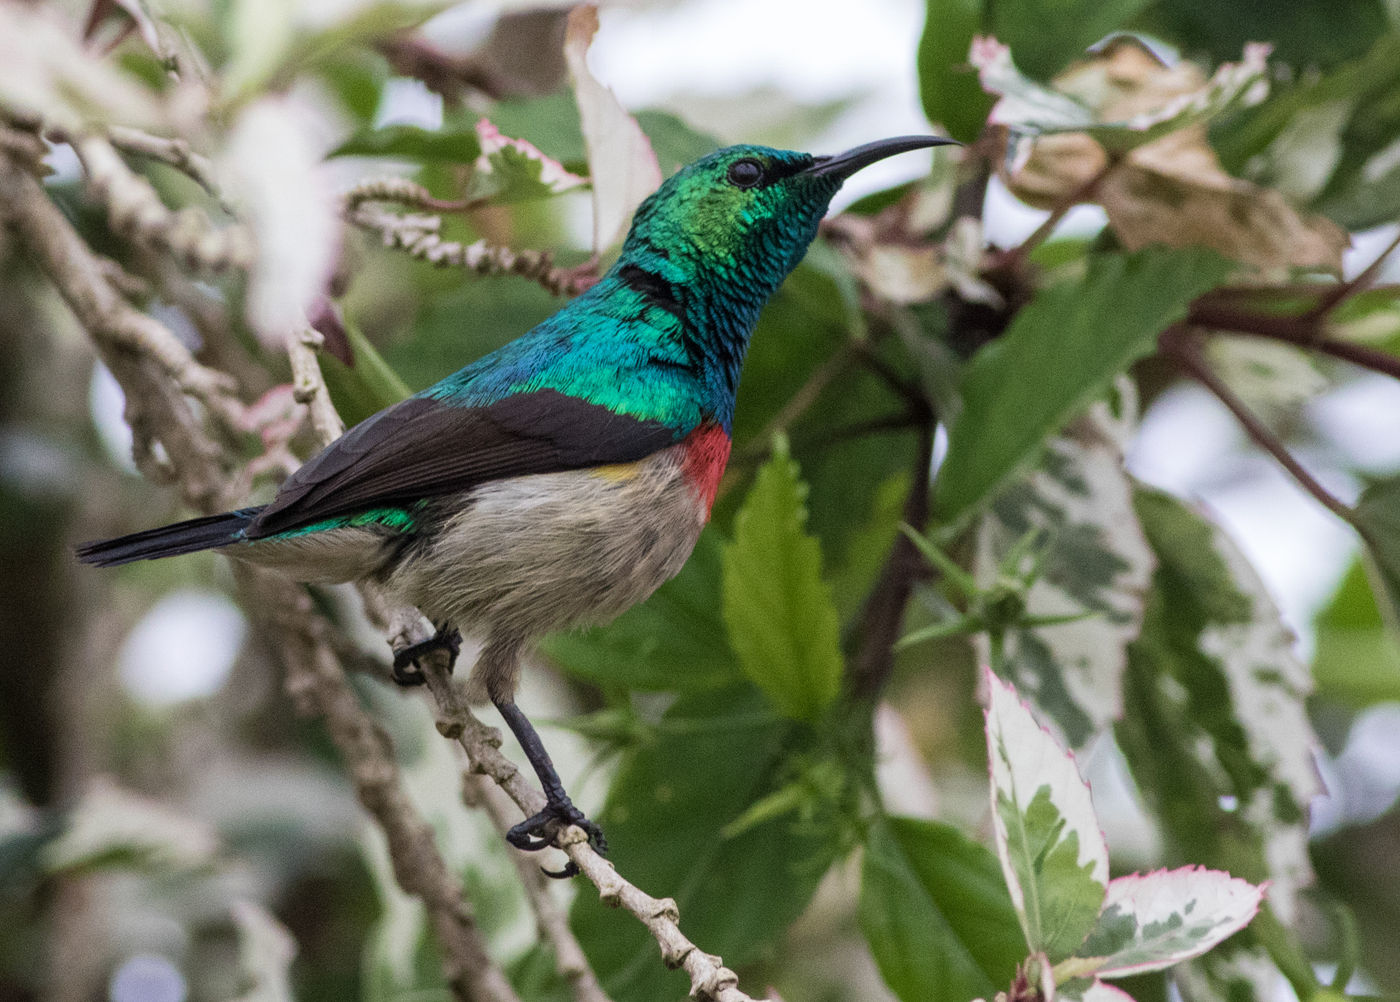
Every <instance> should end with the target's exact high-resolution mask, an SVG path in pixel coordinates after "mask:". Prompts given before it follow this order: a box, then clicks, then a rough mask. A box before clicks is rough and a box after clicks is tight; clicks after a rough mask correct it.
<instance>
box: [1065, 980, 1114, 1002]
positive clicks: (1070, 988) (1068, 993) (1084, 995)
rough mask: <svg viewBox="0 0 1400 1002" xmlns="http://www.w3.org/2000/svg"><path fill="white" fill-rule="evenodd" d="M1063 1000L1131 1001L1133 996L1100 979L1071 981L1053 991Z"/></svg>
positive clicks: (1084, 1001) (1074, 1001)
mask: <svg viewBox="0 0 1400 1002" xmlns="http://www.w3.org/2000/svg"><path fill="white" fill-rule="evenodd" d="M1055 996H1056V998H1059V999H1063V1000H1064V1002H1133V997H1132V996H1131V995H1129V994H1128V993H1127V992H1125V991H1124V990H1123V989H1121V988H1119V987H1117V986H1116V985H1110V984H1105V983H1104V982H1102V981H1087V980H1081V981H1071V982H1069V983H1068V984H1064V985H1061V986H1060V987H1059V990H1058V991H1056V993H1055Z"/></svg>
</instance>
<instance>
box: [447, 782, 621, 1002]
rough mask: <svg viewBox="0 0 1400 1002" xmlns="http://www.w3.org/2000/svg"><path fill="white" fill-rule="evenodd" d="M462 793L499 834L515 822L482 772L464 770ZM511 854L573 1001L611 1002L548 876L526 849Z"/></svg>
mask: <svg viewBox="0 0 1400 1002" xmlns="http://www.w3.org/2000/svg"><path fill="white" fill-rule="evenodd" d="M462 793H463V799H464V800H466V801H467V803H468V805H471V806H480V807H482V808H483V809H484V810H485V811H486V813H487V814H488V815H489V816H490V818H491V823H492V824H494V825H495V826H496V830H497V831H498V832H500V833H501V835H502V836H504V835H505V833H506V832H507V831H509V830H510V828H511V826H512V825H513V824H515V818H514V810H515V805H514V803H513V802H512V801H511V799H510V798H509V797H508V796H506V793H505V791H504V790H502V789H501V788H500V787H499V786H497V785H496V784H495V783H490V782H487V781H486V778H485V777H484V776H481V775H479V774H476V773H467V775H466V776H464V777H463V790H462ZM510 856H511V860H512V861H513V862H514V863H515V869H516V872H517V873H518V874H519V875H520V883H521V884H523V885H524V887H525V897H526V898H527V899H528V900H529V902H530V908H531V910H532V911H534V913H535V920H536V923H537V925H538V927H539V931H540V937H541V938H542V939H544V940H546V941H547V942H548V943H549V944H550V946H552V947H553V948H554V963H555V967H556V969H557V970H558V971H559V975H560V977H562V978H563V979H564V981H565V982H567V984H568V985H569V991H570V993H571V994H572V995H573V997H574V1002H611V999H610V998H609V997H608V994H607V993H606V992H605V991H603V988H602V986H601V985H600V984H598V976H597V975H596V974H594V973H593V968H592V967H591V966H590V965H589V963H588V957H587V956H585V954H584V952H583V947H582V946H580V945H579V941H578V938H577V937H576V936H574V932H573V930H572V929H570V928H569V916H568V915H566V914H565V912H564V909H563V908H561V907H559V903H558V902H557V901H555V900H554V897H553V895H552V894H551V893H550V888H549V883H550V880H549V878H548V877H546V876H545V875H544V872H543V871H542V870H541V869H540V868H539V865H538V864H537V863H536V862H535V861H534V859H533V858H532V857H531V855H530V854H529V853H524V852H518V851H514V850H512V851H511V853H510Z"/></svg>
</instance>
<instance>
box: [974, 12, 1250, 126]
mask: <svg viewBox="0 0 1400 1002" xmlns="http://www.w3.org/2000/svg"><path fill="white" fill-rule="evenodd" d="M1129 47H1131V49H1136V50H1139V51H1143V52H1145V51H1146V50H1145V48H1144V47H1143V46H1141V45H1140V43H1137V42H1136V41H1135V40H1132V39H1126V40H1120V41H1118V42H1116V43H1115V46H1114V47H1108V48H1106V49H1105V50H1103V51H1102V52H1100V53H1098V54H1097V55H1095V56H1094V57H1093V58H1090V59H1086V60H1083V61H1082V62H1080V63H1077V64H1075V65H1074V66H1072V67H1071V68H1070V69H1068V70H1067V71H1065V73H1064V74H1062V75H1061V76H1059V77H1057V78H1056V80H1055V86H1054V87H1053V88H1051V87H1046V86H1045V85H1043V84H1039V83H1036V82H1035V81H1034V80H1031V79H1030V78H1029V77H1026V76H1024V75H1022V73H1021V72H1020V70H1018V69H1017V68H1016V65H1015V64H1014V63H1013V62H1012V60H1011V50H1010V49H1008V48H1007V47H1006V46H1005V45H1002V44H1001V43H1000V42H998V41H997V40H996V39H994V38H979V39H975V40H974V41H973V43H972V49H971V52H970V53H969V54H968V59H969V61H970V62H971V63H972V65H973V66H975V67H976V68H977V71H978V75H979V77H980V79H981V82H982V87H983V89H985V90H987V91H988V92H990V93H993V94H1000V95H1001V100H1000V101H998V102H997V104H996V106H995V107H994V108H992V112H991V115H990V116H989V117H988V120H989V121H992V122H998V123H1002V124H1005V125H1010V126H1013V127H1014V128H1015V129H1016V130H1017V131H1018V132H1021V133H1027V134H1032V135H1053V134H1055V133H1063V132H1084V133H1088V134H1089V135H1091V136H1093V137H1094V139H1096V140H1097V141H1098V142H1099V143H1100V144H1102V145H1103V146H1104V147H1105V148H1106V149H1109V150H1112V151H1114V152H1119V153H1122V152H1126V151H1127V150H1130V149H1132V148H1134V147H1136V146H1141V145H1143V144H1145V143H1149V142H1151V141H1153V140H1155V139H1159V138H1161V137H1162V136H1165V135H1166V134H1167V133H1169V132H1175V131H1176V130H1178V129H1183V128H1186V127H1187V126H1191V125H1196V124H1199V123H1201V122H1207V121H1209V120H1210V119H1212V118H1215V117H1216V116H1218V115H1220V114H1222V113H1224V112H1226V111H1229V110H1232V109H1234V108H1237V107H1242V106H1248V105H1251V104H1258V103H1259V102H1260V101H1262V100H1263V99H1264V96H1265V95H1266V94H1267V93H1268V81H1267V78H1266V72H1267V69H1268V67H1267V66H1266V64H1265V60H1266V59H1267V57H1268V55H1269V47H1268V46H1266V45H1248V46H1245V50H1244V58H1243V59H1241V60H1240V62H1238V63H1224V64H1222V65H1221V66H1220V67H1219V68H1218V69H1217V70H1216V71H1215V75H1214V76H1212V77H1211V78H1210V80H1209V81H1206V82H1204V83H1200V84H1198V85H1196V82H1195V80H1193V79H1192V77H1191V76H1190V75H1185V74H1183V76H1184V77H1185V86H1180V85H1175V81H1172V83H1173V84H1174V86H1167V85H1164V84H1163V83H1162V82H1160V81H1158V80H1153V81H1152V84H1153V91H1152V96H1155V97H1159V98H1161V101H1160V103H1158V104H1156V105H1155V106H1152V107H1148V108H1144V109H1142V110H1138V109H1137V108H1132V110H1131V112H1130V113H1125V114H1122V117H1121V118H1119V117H1118V116H1117V115H1115V114H1114V112H1115V111H1119V112H1122V111H1123V109H1121V108H1115V103H1120V104H1121V98H1122V94H1121V90H1122V87H1123V84H1122V77H1123V76H1124V75H1125V74H1123V73H1122V71H1121V70H1120V71H1119V73H1118V74H1117V75H1116V77H1115V75H1114V74H1113V73H1111V72H1108V73H1106V74H1105V72H1104V71H1103V70H1102V68H1103V67H1106V66H1109V65H1111V63H1112V60H1114V59H1115V57H1116V56H1117V55H1118V54H1119V53H1120V52H1122V51H1124V50H1127V49H1128V48H1129ZM1144 61H1145V62H1148V63H1151V64H1152V69H1155V70H1156V71H1157V73H1158V75H1159V76H1170V74H1171V70H1170V69H1168V68H1167V67H1164V66H1162V64H1161V63H1160V62H1157V61H1156V60H1155V57H1151V56H1150V55H1148V56H1147V58H1145V59H1144ZM1152 69H1149V70H1148V71H1147V72H1148V74H1150V73H1151V72H1152ZM1104 75H1107V76H1109V77H1110V79H1111V82H1110V81H1105V80H1102V79H1099V77H1102V76H1104ZM1193 85H1194V86H1193Z"/></svg>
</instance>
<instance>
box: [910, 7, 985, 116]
mask: <svg viewBox="0 0 1400 1002" xmlns="http://www.w3.org/2000/svg"><path fill="white" fill-rule="evenodd" d="M927 11H928V13H927V15H926V16H925V19H924V33H923V35H922V36H921V37H920V38H919V56H918V60H919V99H920V100H921V101H922V102H923V105H924V114H925V115H927V116H928V119H929V121H930V122H938V123H940V124H941V125H942V126H943V127H944V128H945V129H947V130H948V134H949V135H950V136H952V137H953V138H954V139H957V140H961V141H962V142H964V143H970V142H972V141H973V140H974V139H976V138H977V136H978V135H979V134H980V133H981V132H982V126H983V125H984V124H985V123H986V121H987V112H989V111H991V110H992V104H993V103H994V101H995V99H994V98H993V97H992V96H991V95H990V94H988V93H987V92H986V91H984V90H983V89H982V85H981V84H980V83H978V82H977V74H976V73H975V72H973V70H972V69H971V67H969V66H968V64H967V52H968V49H969V48H971V46H972V40H973V38H975V37H976V36H977V35H979V34H981V33H982V32H983V30H984V28H985V25H984V22H985V20H986V16H987V15H986V11H985V9H984V4H983V0H928V7H927Z"/></svg>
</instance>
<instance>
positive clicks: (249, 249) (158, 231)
mask: <svg viewBox="0 0 1400 1002" xmlns="http://www.w3.org/2000/svg"><path fill="white" fill-rule="evenodd" d="M69 142H71V143H72V145H73V151H74V152H75V153H77V155H78V159H79V161H81V162H82V165H83V170H84V171H85V172H86V174H87V180H88V188H89V189H90V190H91V192H92V195H93V197H94V198H95V199H97V201H98V202H100V203H101V204H102V206H103V208H104V209H105V210H106V212H107V221H108V224H109V225H110V226H111V227H112V230H113V232H115V233H116V234H118V235H119V236H122V237H125V238H127V239H129V240H132V241H134V242H135V243H137V244H138V245H140V246H143V247H148V248H152V249H155V250H160V251H164V252H167V253H169V254H171V255H172V256H174V257H175V258H176V260H178V261H180V262H181V263H182V264H184V265H185V266H186V267H188V268H191V269H195V270H198V271H203V272H208V273H211V274H217V273H220V272H225V271H244V270H247V269H248V268H249V267H250V266H251V265H252V263H253V254H254V247H253V238H252V235H251V234H250V233H249V232H248V230H247V228H246V227H243V226H241V225H238V224H232V225H229V226H225V227H222V228H219V227H215V226H214V224H213V223H212V222H210V220H209V217H208V216H207V215H205V214H204V213H203V212H201V211H200V210H198V209H195V208H184V209H177V210H171V209H169V208H167V207H166V205H165V203H164V202H162V201H161V198H160V195H158V194H157V193H156V190H155V188H153V187H151V183H150V182H149V181H147V180H146V179H145V178H144V177H141V175H139V174H137V173H135V172H134V171H132V170H131V168H129V167H128V166H127V165H126V162H125V161H123V160H122V158H121V155H120V154H118V153H117V151H116V148H115V147H114V146H113V145H112V144H111V143H110V142H109V141H108V140H106V139H104V138H103V137H101V136H97V135H93V134H88V135H80V136H72V137H70V138H69Z"/></svg>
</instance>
